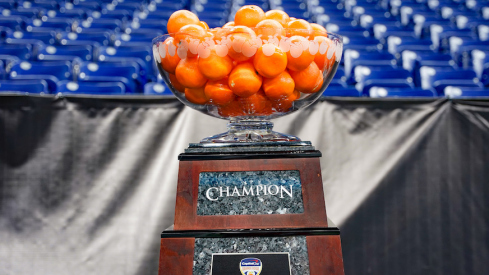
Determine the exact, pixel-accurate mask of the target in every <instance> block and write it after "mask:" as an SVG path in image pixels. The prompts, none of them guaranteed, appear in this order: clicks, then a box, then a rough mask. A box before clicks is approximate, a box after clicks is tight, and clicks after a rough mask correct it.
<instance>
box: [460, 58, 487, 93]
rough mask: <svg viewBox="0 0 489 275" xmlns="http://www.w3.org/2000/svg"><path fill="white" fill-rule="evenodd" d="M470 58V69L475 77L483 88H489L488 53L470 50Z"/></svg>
mask: <svg viewBox="0 0 489 275" xmlns="http://www.w3.org/2000/svg"><path fill="white" fill-rule="evenodd" d="M471 56H472V67H473V68H474V71H475V73H476V74H477V77H479V79H480V80H481V82H482V84H483V85H484V86H489V51H481V50H472V52H471ZM464 63H465V62H464ZM467 63H468V62H467Z"/></svg>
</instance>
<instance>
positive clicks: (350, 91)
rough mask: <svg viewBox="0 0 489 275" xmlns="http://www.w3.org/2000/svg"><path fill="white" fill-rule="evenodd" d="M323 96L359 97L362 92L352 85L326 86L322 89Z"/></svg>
mask: <svg viewBox="0 0 489 275" xmlns="http://www.w3.org/2000/svg"><path fill="white" fill-rule="evenodd" d="M321 96H323V97H336V96H341V97H361V96H362V94H361V93H360V92H359V91H357V89H355V88H354V87H347V88H344V87H331V88H329V87H328V88H327V89H326V90H324V92H323V94H322V95H321Z"/></svg>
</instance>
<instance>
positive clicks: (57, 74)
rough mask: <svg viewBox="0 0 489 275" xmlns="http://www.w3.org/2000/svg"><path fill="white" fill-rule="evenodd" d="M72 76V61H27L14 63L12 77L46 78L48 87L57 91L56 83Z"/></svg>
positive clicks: (11, 71) (21, 78)
mask: <svg viewBox="0 0 489 275" xmlns="http://www.w3.org/2000/svg"><path fill="white" fill-rule="evenodd" d="M71 77H72V74H71V64H70V62H67V61H64V62H60V61H57V62H27V61H22V62H20V63H16V64H13V65H12V67H11V69H10V79H14V80H45V81H46V82H47V83H48V89H49V91H51V92H56V83H58V82H59V81H61V80H68V79H70V78H71Z"/></svg>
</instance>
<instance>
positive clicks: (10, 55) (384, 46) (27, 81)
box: [0, 0, 489, 97]
mask: <svg viewBox="0 0 489 275" xmlns="http://www.w3.org/2000/svg"><path fill="white" fill-rule="evenodd" d="M250 4H252V5H258V6H260V7H261V8H263V9H264V10H265V11H266V10H268V9H282V10H284V11H286V12H287V13H288V14H289V15H290V16H293V17H297V18H304V19H306V20H308V21H310V22H316V23H319V24H321V25H323V26H325V27H326V28H327V29H328V31H331V32H335V33H338V34H340V35H343V38H344V55H343V59H342V61H341V63H340V67H339V69H338V72H337V75H336V76H335V77H334V79H333V81H332V82H331V84H330V86H329V88H328V89H327V90H326V92H325V93H324V96H354V97H357V96H360V95H362V96H371V97H384V96H385V97H403V96H406V97H410V96H420V97H426V96H433V95H436V96H448V97H458V96H459V94H460V96H463V97H465V96H469V97H470V96H484V95H486V94H487V87H489V43H488V41H489V1H487V0H465V1H464V0H404V1H401V0H215V1H209V0H193V1H189V0H142V1H141V0H116V1H112V0H63V1H62V0H29V1H26V0H24V1H22V0H0V63H1V66H0V78H1V79H2V80H1V81H2V84H1V85H3V87H0V90H2V91H5V90H6V89H12V91H13V90H18V89H20V90H21V91H24V92H29V93H36V92H37V93H59V92H61V93H76V94H83V93H87V94H96V93H100V94H105V95H107V94H131V93H139V94H147V95H168V94H169V93H168V91H169V89H168V87H165V86H164V84H163V83H161V82H160V81H159V80H157V71H156V70H155V67H154V64H153V60H152V58H153V57H152V54H151V41H152V39H153V38H154V37H156V36H158V35H162V34H164V33H166V22H167V20H168V18H169V17H170V15H171V14H172V13H173V12H174V11H176V10H179V9H188V10H191V11H193V12H195V13H196V14H198V16H199V17H200V18H201V19H202V20H205V21H206V22H207V23H208V24H209V26H210V27H219V26H221V25H223V24H224V23H226V22H227V21H230V20H233V17H234V14H235V13H236V11H237V10H238V9H239V8H240V7H242V6H243V5H250ZM57 66H58V67H57ZM95 67H96V70H94V68H95ZM27 68H28V69H27ZM54 68H56V69H54ZM379 68H384V71H385V68H389V70H388V71H389V72H390V73H389V74H382V73H381V71H382V69H380V70H379ZM367 70H369V71H370V74H369V75H364V73H365V72H366V71H367ZM19 79H20V80H22V81H19ZM3 81H6V82H5V83H10V84H8V85H10V86H8V85H7V84H3V83H4V82H3ZM12 85H13V86H12ZM15 85H17V86H15ZM28 85H32V88H29V87H28ZM43 85H44V86H43ZM90 87H92V88H90ZM162 87H163V89H162ZM104 89H106V90H105V91H104ZM373 91H374V92H373ZM447 91H448V93H447Z"/></svg>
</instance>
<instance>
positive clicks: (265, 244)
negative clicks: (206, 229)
mask: <svg viewBox="0 0 489 275" xmlns="http://www.w3.org/2000/svg"><path fill="white" fill-rule="evenodd" d="M269 253H285V254H286V255H288V258H289V265H288V266H287V263H285V267H289V266H290V268H289V269H288V270H289V271H288V272H290V273H281V274H284V275H287V274H291V275H309V274H310V271H309V255H308V249H307V242H306V237H305V236H290V237H240V238H196V239H195V249H194V266H193V275H209V274H212V275H216V274H219V275H221V274H226V275H232V274H237V275H239V274H241V273H240V270H239V265H240V261H241V260H242V259H245V258H258V259H260V260H262V265H263V271H262V273H261V275H267V274H270V275H273V274H275V273H265V269H264V268H265V267H266V265H268V264H269V262H268V261H267V262H265V260H266V259H265V260H263V259H262V258H261V257H259V256H258V255H255V254H269ZM216 254H229V255H234V254H241V255H246V254H250V255H251V256H250V255H247V256H246V257H242V258H240V259H239V261H238V262H237V263H236V266H235V268H236V272H235V273H216V272H215V271H216V270H214V271H213V273H210V272H211V268H213V263H212V261H213V260H212V258H213V255H214V256H215V255H216ZM231 260H234V259H231ZM219 268H220V267H219Z"/></svg>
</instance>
